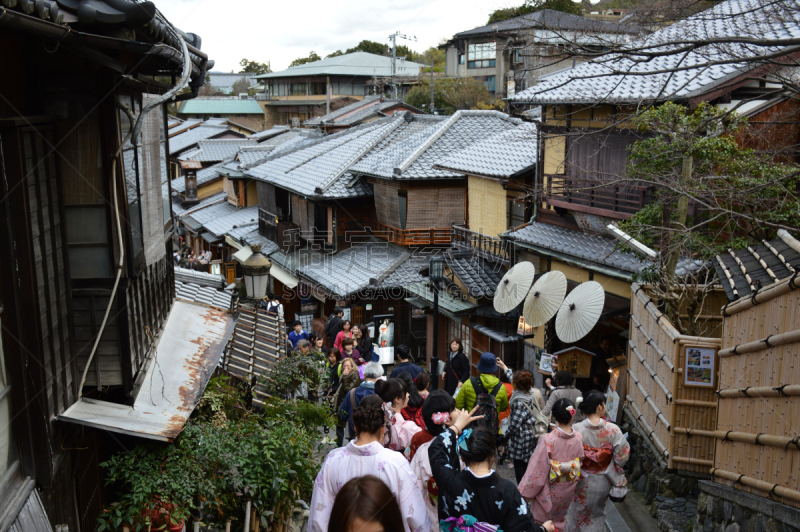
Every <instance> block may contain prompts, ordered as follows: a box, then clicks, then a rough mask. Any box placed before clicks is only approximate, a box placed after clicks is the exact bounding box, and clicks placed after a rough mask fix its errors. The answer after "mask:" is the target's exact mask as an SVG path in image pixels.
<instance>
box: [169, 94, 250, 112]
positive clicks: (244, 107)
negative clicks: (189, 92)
mask: <svg viewBox="0 0 800 532" xmlns="http://www.w3.org/2000/svg"><path fill="white" fill-rule="evenodd" d="M178 114H181V115H261V114H264V111H263V110H262V109H261V106H260V105H258V101H257V100H240V99H239V98H208V99H206V98H194V99H192V100H186V101H183V102H181V103H180V105H179V106H178Z"/></svg>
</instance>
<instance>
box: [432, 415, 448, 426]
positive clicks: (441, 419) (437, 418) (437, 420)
mask: <svg viewBox="0 0 800 532" xmlns="http://www.w3.org/2000/svg"><path fill="white" fill-rule="evenodd" d="M431 419H432V420H433V424H434V425H444V424H445V423H447V422H448V421H450V412H434V414H433V415H432V416H431Z"/></svg>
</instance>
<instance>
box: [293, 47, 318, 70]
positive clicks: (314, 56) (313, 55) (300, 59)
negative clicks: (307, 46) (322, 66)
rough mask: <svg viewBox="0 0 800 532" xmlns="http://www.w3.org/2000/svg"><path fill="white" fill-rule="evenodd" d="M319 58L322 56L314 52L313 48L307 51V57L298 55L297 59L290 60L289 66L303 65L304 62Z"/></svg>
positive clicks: (311, 61)
mask: <svg viewBox="0 0 800 532" xmlns="http://www.w3.org/2000/svg"><path fill="white" fill-rule="evenodd" d="M321 59H322V58H321V57H320V56H319V55H317V52H315V51H314V50H311V51H310V52H309V53H308V57H298V58H297V59H295V60H294V61H292V62H291V63H290V64H289V68H292V67H294V66H298V65H305V64H306V63H313V62H314V61H320V60H321Z"/></svg>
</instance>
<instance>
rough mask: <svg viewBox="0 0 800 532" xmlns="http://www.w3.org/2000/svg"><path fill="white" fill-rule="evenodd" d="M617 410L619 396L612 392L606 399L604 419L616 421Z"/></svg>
mask: <svg viewBox="0 0 800 532" xmlns="http://www.w3.org/2000/svg"><path fill="white" fill-rule="evenodd" d="M618 410H619V394H618V393H617V392H616V391H612V392H611V393H609V394H608V396H607V398H606V417H607V418H608V419H610V420H612V421H614V420H616V419H617V411H618Z"/></svg>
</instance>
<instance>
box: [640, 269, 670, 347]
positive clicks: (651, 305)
mask: <svg viewBox="0 0 800 532" xmlns="http://www.w3.org/2000/svg"><path fill="white" fill-rule="evenodd" d="M631 290H633V293H634V294H636V297H637V298H638V299H639V301H641V302H642V303H643V304H644V308H645V310H647V312H649V313H650V315H651V316H653V319H655V320H656V323H658V325H659V326H660V327H661V329H662V330H663V331H664V332H665V333H666V335H667V336H669V339H670V340H672V341H673V342H674V341H675V340H677V339H678V336H680V333H679V332H678V330H677V329H676V328H675V327H674V326H673V325H672V323H670V321H669V319H668V318H667V316H666V315H664V314H663V313H662V312H661V311H660V310H658V308H656V304H655V302H654V301H653V300H652V299H650V297H649V296H648V295H647V294H644V293H641V292H643V290H644V287H643V286H642V285H640V284H639V283H632V284H631ZM662 321H663V322H664V323H661V322H662Z"/></svg>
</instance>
